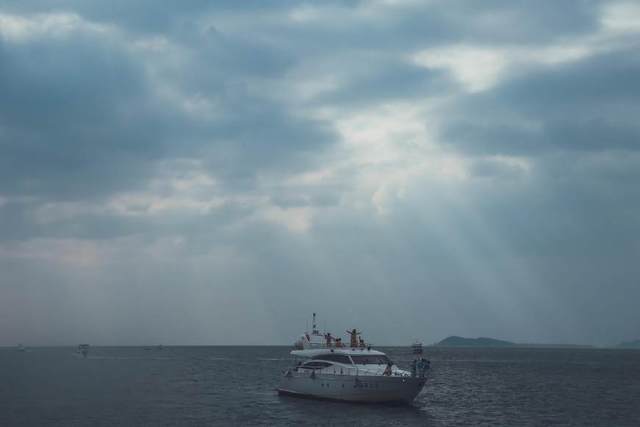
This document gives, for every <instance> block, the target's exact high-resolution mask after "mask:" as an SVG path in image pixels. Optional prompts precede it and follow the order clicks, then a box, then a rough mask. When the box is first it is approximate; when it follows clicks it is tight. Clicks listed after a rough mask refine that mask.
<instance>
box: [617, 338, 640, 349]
mask: <svg viewBox="0 0 640 427" xmlns="http://www.w3.org/2000/svg"><path fill="white" fill-rule="evenodd" d="M617 347H618V348H637V349H640V340H634V341H625V342H621V343H620V344H618V346H617Z"/></svg>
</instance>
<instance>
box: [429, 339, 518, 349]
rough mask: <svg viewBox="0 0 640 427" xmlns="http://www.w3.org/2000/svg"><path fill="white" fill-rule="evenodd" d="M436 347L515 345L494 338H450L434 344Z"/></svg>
mask: <svg viewBox="0 0 640 427" xmlns="http://www.w3.org/2000/svg"><path fill="white" fill-rule="evenodd" d="M434 345H435V346H437V347H511V346H514V345H516V344H514V343H512V342H510V341H504V340H498V339H495V338H487V337H479V338H464V337H458V336H451V337H447V338H445V339H443V340H442V341H440V342H438V343H436V344H434Z"/></svg>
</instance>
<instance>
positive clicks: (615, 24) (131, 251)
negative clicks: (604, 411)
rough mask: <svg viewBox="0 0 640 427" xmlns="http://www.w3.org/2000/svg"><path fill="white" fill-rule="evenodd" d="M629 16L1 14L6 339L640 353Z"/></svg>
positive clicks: (221, 5)
mask: <svg viewBox="0 0 640 427" xmlns="http://www.w3.org/2000/svg"><path fill="white" fill-rule="evenodd" d="M638 53H640V4H638V3H637V2H633V1H628V2H626V1H590V0H575V1H563V2H557V1H555V0H541V1H536V2H530V1H519V0H517V1H506V0H503V1H498V0H489V1H483V2H476V1H470V0H469V1H458V0H447V1H412V0H370V1H365V0H362V1H332V0H328V1H323V2H298V1H257V0H255V1H242V2H238V1H216V2H209V1H190V2H182V1H166V2H156V1H151V0H143V1H137V2H131V1H129V0H111V1H101V2H87V1H84V0H54V1H40V0H19V1H18V0H4V1H3V2H2V3H0V345H16V344H18V343H23V344H25V345H66V344H71V345H73V344H77V343H79V342H89V343H91V344H102V345H139V344H140V345H144V344H159V343H162V344H165V345H170V344H188V345H196V344H212V345H218V344H219V345H222V344H229V345H232V344H290V343H292V342H293V341H294V339H295V338H296V337H297V336H298V335H299V334H300V333H302V332H303V331H304V329H305V327H306V325H307V324H308V323H309V322H310V316H311V313H312V312H317V313H318V319H319V326H320V327H321V328H322V329H325V328H326V329H327V330H330V331H331V332H333V333H334V335H336V334H340V333H343V332H344V330H345V329H347V328H353V327H357V328H358V329H360V330H362V331H363V336H364V338H365V339H366V340H368V341H370V342H373V343H374V344H380V345H384V344H394V345H405V344H406V345H408V344H410V343H411V342H412V341H413V340H415V339H419V340H421V341H423V342H425V343H431V342H435V341H438V340H440V339H442V338H444V337H446V336H448V335H462V336H471V337H474V336H490V337H495V338H501V339H508V340H513V341H516V342H522V343H579V344H595V345H611V344H615V343H617V342H620V341H623V340H630V339H637V338H640V309H638V301H640V283H639V282H638V280H639V279H638V278H639V277H640V262H639V261H640V239H639V238H638V237H639V236H640V185H639V184H640V122H638V117H640V102H639V101H640V55H639V54H638Z"/></svg>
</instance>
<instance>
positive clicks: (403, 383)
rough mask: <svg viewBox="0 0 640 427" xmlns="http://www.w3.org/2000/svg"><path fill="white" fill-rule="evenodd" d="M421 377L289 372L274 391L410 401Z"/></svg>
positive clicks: (345, 398)
mask: <svg viewBox="0 0 640 427" xmlns="http://www.w3.org/2000/svg"><path fill="white" fill-rule="evenodd" d="M425 382H426V379H425V378H415V377H400V376H379V375H376V376H353V375H333V374H316V375H315V378H313V377H311V376H310V375H308V374H306V373H305V374H299V373H290V374H288V375H285V376H283V377H282V381H281V383H280V387H279V388H278V393H280V394H287V395H294V396H300V397H313V398H318V399H331V400H342V401H347V402H370V403H385V402H389V403H390V402H397V403H410V402H412V401H413V400H414V399H415V397H416V396H417V395H418V393H420V391H421V390H422V388H423V386H424V384H425Z"/></svg>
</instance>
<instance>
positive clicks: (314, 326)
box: [313, 313, 318, 334]
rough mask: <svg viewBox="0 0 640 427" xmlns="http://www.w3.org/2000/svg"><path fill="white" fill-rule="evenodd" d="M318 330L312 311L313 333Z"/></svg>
mask: <svg viewBox="0 0 640 427" xmlns="http://www.w3.org/2000/svg"><path fill="white" fill-rule="evenodd" d="M317 332H318V328H317V327H316V314H315V313H313V333H314V334H315V333H317Z"/></svg>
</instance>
